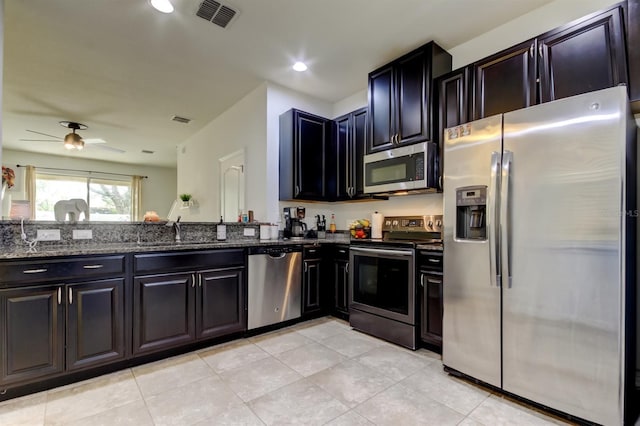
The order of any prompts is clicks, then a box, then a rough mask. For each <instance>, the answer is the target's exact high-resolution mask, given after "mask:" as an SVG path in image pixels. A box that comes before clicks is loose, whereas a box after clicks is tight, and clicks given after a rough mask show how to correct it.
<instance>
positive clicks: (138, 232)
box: [0, 220, 260, 250]
mask: <svg viewBox="0 0 640 426" xmlns="http://www.w3.org/2000/svg"><path fill="white" fill-rule="evenodd" d="M225 225H226V226H227V241H229V240H233V241H245V240H248V241H253V240H257V239H259V238H260V224H259V223H257V222H256V223H250V224H247V223H236V222H233V223H226V224H225ZM217 226H218V225H217V224H215V223H210V222H185V223H180V234H181V240H182V242H184V243H204V242H212V241H216V227H217ZM38 229H40V230H43V229H59V230H60V240H59V241H38V247H39V248H49V249H56V248H68V247H72V246H73V247H78V246H89V245H96V244H117V243H120V244H125V243H137V242H140V243H143V244H144V243H171V242H173V241H175V233H174V230H173V227H172V226H171V225H169V226H167V225H166V222H136V223H111V222H77V223H75V224H70V223H60V222H25V224H24V230H25V234H26V235H27V239H28V240H34V239H35V238H36V235H37V231H38ZM245 229H253V230H254V235H253V236H244V230H245ZM73 230H91V231H92V233H93V236H92V238H91V239H86V240H83V239H76V240H74V239H73ZM0 243H2V250H13V249H15V248H18V247H22V246H25V245H26V244H25V243H24V242H23V241H22V238H21V229H20V221H18V220H12V221H2V222H0Z"/></svg>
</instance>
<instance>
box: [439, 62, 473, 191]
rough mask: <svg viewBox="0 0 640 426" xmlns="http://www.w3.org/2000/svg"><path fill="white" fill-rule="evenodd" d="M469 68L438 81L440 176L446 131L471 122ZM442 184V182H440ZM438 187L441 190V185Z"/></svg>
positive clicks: (440, 174)
mask: <svg viewBox="0 0 640 426" xmlns="http://www.w3.org/2000/svg"><path fill="white" fill-rule="evenodd" d="M469 72H470V69H469V67H465V68H462V69H459V70H456V71H453V72H451V73H449V74H447V75H445V76H442V77H441V78H440V79H438V80H437V85H438V112H439V114H438V130H437V134H436V135H434V140H437V141H438V162H437V164H438V176H439V177H442V171H443V170H444V151H443V143H444V130H445V129H447V128H449V127H453V126H457V125H459V124H462V123H466V122H467V121H469V115H470V114H469V110H470V105H469ZM438 182H441V180H438ZM438 187H439V188H441V186H440V183H438Z"/></svg>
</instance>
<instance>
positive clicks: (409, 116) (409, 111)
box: [395, 50, 431, 144]
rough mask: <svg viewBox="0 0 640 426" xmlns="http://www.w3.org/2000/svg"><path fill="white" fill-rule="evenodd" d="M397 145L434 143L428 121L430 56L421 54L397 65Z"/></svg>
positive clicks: (415, 54)
mask: <svg viewBox="0 0 640 426" xmlns="http://www.w3.org/2000/svg"><path fill="white" fill-rule="evenodd" d="M395 66H396V78H397V83H396V84H397V86H396V87H397V99H396V102H397V104H396V105H397V108H396V120H397V127H396V134H397V137H396V142H397V143H399V144H403V143H404V144H411V143H416V142H422V141H425V140H430V139H431V120H430V119H429V113H430V109H431V107H430V105H429V102H428V99H430V96H429V93H428V91H429V90H430V88H431V87H430V86H431V84H430V81H431V72H430V67H427V53H426V51H425V50H419V51H417V52H415V53H414V54H412V55H409V56H406V57H403V58H401V59H399V60H398V61H397V62H396V65H395Z"/></svg>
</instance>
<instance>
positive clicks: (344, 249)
mask: <svg viewBox="0 0 640 426" xmlns="http://www.w3.org/2000/svg"><path fill="white" fill-rule="evenodd" d="M334 259H336V260H349V247H348V246H336V248H335V255H334Z"/></svg>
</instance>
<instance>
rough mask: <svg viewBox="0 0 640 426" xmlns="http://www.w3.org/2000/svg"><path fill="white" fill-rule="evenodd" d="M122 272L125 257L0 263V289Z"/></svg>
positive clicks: (112, 274) (64, 258) (121, 273)
mask: <svg viewBox="0 0 640 426" xmlns="http://www.w3.org/2000/svg"><path fill="white" fill-rule="evenodd" d="M124 272H125V255H114V256H96V257H82V258H68V257H61V258H56V259H40V260H22V261H12V262H3V263H0V286H3V287H6V286H7V285H8V284H12V283H21V282H34V281H38V282H43V281H61V280H69V279H72V278H79V277H82V278H85V277H93V276H100V275H109V276H117V275H123V274H124Z"/></svg>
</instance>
